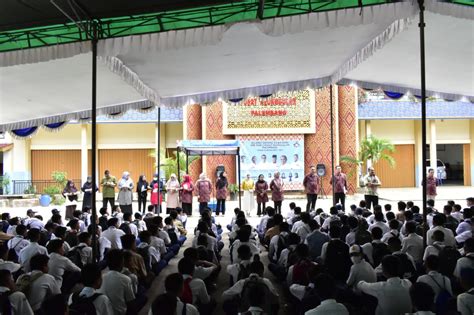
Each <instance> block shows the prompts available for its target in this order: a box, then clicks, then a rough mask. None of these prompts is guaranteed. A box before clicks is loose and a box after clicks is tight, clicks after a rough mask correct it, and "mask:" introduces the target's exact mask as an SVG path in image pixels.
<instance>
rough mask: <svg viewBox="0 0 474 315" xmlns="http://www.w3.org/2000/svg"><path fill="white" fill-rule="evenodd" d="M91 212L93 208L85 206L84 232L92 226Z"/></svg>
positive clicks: (83, 210) (83, 216)
mask: <svg viewBox="0 0 474 315" xmlns="http://www.w3.org/2000/svg"><path fill="white" fill-rule="evenodd" d="M91 211H92V209H91V207H88V206H85V207H84V208H83V209H82V221H84V226H85V229H84V231H86V229H87V228H88V227H89V225H91V217H92V214H91ZM84 231H82V232H84Z"/></svg>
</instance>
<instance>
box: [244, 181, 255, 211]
mask: <svg viewBox="0 0 474 315" xmlns="http://www.w3.org/2000/svg"><path fill="white" fill-rule="evenodd" d="M254 188H255V183H254V181H253V179H252V177H250V174H248V173H247V177H246V178H245V179H244V180H243V182H242V190H243V191H244V209H245V210H246V211H247V216H250V213H251V212H252V211H253V208H254V207H255V199H254V198H253V190H254Z"/></svg>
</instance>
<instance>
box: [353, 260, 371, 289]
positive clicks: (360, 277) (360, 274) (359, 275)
mask: <svg viewBox="0 0 474 315" xmlns="http://www.w3.org/2000/svg"><path fill="white" fill-rule="evenodd" d="M360 281H365V282H368V283H374V282H376V281H377V275H376V274H375V270H374V268H373V267H372V266H371V265H370V264H369V263H368V262H367V261H365V259H363V258H362V261H361V262H359V263H355V264H353V265H352V266H351V272H350V273H349V278H347V281H346V283H347V285H348V286H349V287H355V286H357V284H358V283H359V282H360Z"/></svg>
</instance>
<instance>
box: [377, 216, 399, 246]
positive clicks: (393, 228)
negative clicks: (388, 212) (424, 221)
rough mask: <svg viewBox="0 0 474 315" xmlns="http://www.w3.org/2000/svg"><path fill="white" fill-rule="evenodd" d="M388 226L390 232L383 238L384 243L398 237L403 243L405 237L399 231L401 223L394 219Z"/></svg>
mask: <svg viewBox="0 0 474 315" xmlns="http://www.w3.org/2000/svg"><path fill="white" fill-rule="evenodd" d="M388 226H389V228H390V231H389V232H387V233H385V234H384V235H383V236H382V242H384V243H387V242H388V239H389V238H391V237H398V238H399V239H400V242H401V241H402V239H403V237H402V234H401V233H400V232H399V231H398V229H399V228H400V222H399V221H398V220H395V219H393V220H390V221H389V222H388Z"/></svg>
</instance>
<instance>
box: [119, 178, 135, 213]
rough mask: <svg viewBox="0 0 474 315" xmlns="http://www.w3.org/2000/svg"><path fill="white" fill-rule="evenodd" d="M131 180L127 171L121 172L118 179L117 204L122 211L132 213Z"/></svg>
mask: <svg viewBox="0 0 474 315" xmlns="http://www.w3.org/2000/svg"><path fill="white" fill-rule="evenodd" d="M133 186H134V185H133V180H132V179H131V178H130V173H129V172H123V174H122V178H121V179H120V181H119V184H118V187H119V194H118V199H117V201H118V204H119V205H120V209H121V210H122V212H123V213H133V209H132V201H133Z"/></svg>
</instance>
